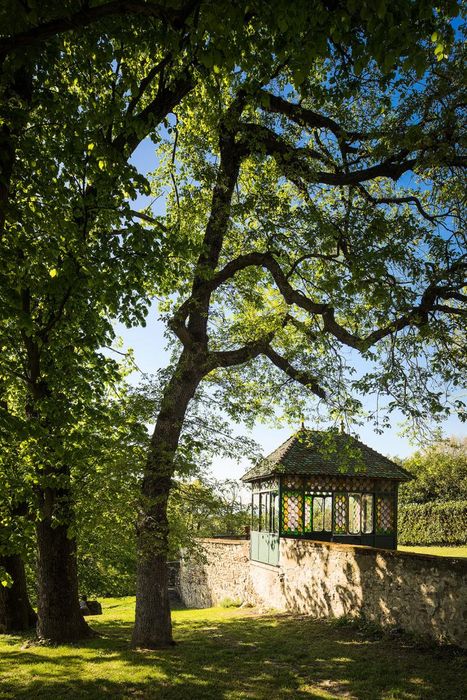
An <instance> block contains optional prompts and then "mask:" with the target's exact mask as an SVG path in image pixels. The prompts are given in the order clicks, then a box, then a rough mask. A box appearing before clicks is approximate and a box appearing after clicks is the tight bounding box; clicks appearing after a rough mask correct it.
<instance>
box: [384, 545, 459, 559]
mask: <svg viewBox="0 0 467 700" xmlns="http://www.w3.org/2000/svg"><path fill="white" fill-rule="evenodd" d="M397 549H400V550H401V551H402V552H416V553H417V554H432V555H434V556H436V557H467V544H464V545H462V546H459V547H402V546H401V545H399V546H398V548H397Z"/></svg>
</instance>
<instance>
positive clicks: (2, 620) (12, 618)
mask: <svg viewBox="0 0 467 700" xmlns="http://www.w3.org/2000/svg"><path fill="white" fill-rule="evenodd" d="M0 566H2V567H3V568H4V569H5V570H6V572H7V573H8V574H9V575H10V576H11V578H12V580H13V584H12V586H10V587H9V588H4V587H3V586H0V632H2V633H5V632H24V631H25V630H28V629H30V628H31V627H34V625H35V624H36V620H37V615H36V613H35V612H34V610H33V608H32V605H31V603H30V602H29V597H28V591H27V588H26V574H25V571H24V563H23V560H22V558H21V555H20V554H10V555H3V556H1V557H0Z"/></svg>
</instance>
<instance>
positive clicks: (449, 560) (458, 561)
mask: <svg viewBox="0 0 467 700" xmlns="http://www.w3.org/2000/svg"><path fill="white" fill-rule="evenodd" d="M281 540H287V542H289V543H292V542H293V543H294V544H295V545H296V546H299V547H305V548H306V547H310V546H311V547H315V548H320V547H321V548H324V549H337V550H341V551H344V552H345V551H347V552H349V551H352V552H355V553H358V554H363V555H369V556H371V555H372V554H381V555H382V556H385V557H392V558H397V557H399V558H400V559H418V560H420V559H424V560H426V561H427V562H429V563H430V564H436V565H437V566H439V567H440V568H447V569H452V568H453V567H454V568H456V569H458V570H460V571H465V572H466V573H467V557H440V556H436V555H435V554H421V553H419V552H404V551H401V550H396V549H384V548H383V547H369V546H367V545H363V544H344V543H342V542H323V541H321V540H307V539H300V538H298V537H297V538H295V537H284V538H282V537H281Z"/></svg>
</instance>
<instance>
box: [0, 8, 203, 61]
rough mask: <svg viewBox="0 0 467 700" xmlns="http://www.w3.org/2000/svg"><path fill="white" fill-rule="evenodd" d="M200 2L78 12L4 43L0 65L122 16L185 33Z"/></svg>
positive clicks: (52, 20) (46, 23)
mask: <svg viewBox="0 0 467 700" xmlns="http://www.w3.org/2000/svg"><path fill="white" fill-rule="evenodd" d="M198 4H199V2H198V1H197V2H189V3H187V4H186V5H185V6H182V7H181V8H180V9H178V10H176V9H174V8H170V7H167V5H161V4H159V3H156V2H151V1H148V2H146V1H145V0H112V2H106V3H103V4H101V5H97V6H94V7H88V6H86V5H85V6H83V7H81V9H80V10H78V11H77V12H74V13H73V14H70V15H67V16H61V17H56V18H54V19H51V20H49V21H48V22H43V23H42V24H39V25H37V26H36V27H31V28H30V29H26V30H24V31H23V32H19V33H17V34H13V35H11V36H8V37H6V38H4V39H1V40H0V61H2V60H3V59H4V58H5V57H6V56H7V55H8V54H9V53H11V52H13V51H16V50H18V49H19V50H24V49H25V48H27V47H28V46H31V45H33V44H37V43H40V42H42V41H45V40H46V39H49V38H50V37H53V36H56V35H57V34H61V33H63V32H68V31H74V30H77V29H82V28H83V27H88V26H89V25H91V24H94V23H95V22H98V21H99V20H101V19H105V18H107V17H115V16H118V15H122V16H123V15H139V16H142V17H152V18H154V19H161V20H163V21H165V22H167V24H170V25H171V26H172V27H173V28H174V29H181V28H182V27H183V26H184V24H185V21H186V19H187V17H188V16H189V15H190V14H191V12H192V11H193V10H194V9H195V8H196V7H197V5H198Z"/></svg>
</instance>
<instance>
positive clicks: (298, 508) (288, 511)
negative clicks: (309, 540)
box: [282, 491, 303, 535]
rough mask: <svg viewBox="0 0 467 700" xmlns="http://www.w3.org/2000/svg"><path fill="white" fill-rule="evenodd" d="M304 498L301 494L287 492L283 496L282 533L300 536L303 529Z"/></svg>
mask: <svg viewBox="0 0 467 700" xmlns="http://www.w3.org/2000/svg"><path fill="white" fill-rule="evenodd" d="M302 513H303V496H302V494H301V493H293V492H290V491H289V492H285V493H283V495H282V523H283V525H282V531H283V532H284V533H285V534H294V535H299V534H301V533H302V532H303V528H302Z"/></svg>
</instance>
